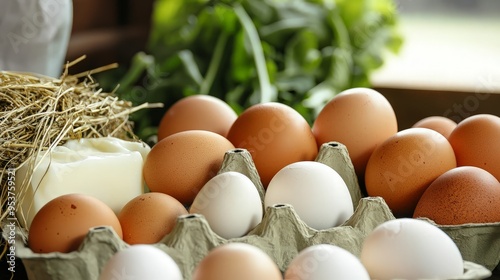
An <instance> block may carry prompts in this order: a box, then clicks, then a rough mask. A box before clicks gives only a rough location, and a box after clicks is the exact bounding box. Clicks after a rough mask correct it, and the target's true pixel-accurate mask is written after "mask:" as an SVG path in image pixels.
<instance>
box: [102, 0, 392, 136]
mask: <svg viewBox="0 0 500 280" xmlns="http://www.w3.org/2000/svg"><path fill="white" fill-rule="evenodd" d="M397 22H398V21H397V11H396V7H395V5H394V3H393V1H391V0H349V1H348V0H288V1H286V0H219V1H216V0H215V1H208V0H157V2H156V3H155V6H154V12H153V15H152V26H151V35H150V40H149V42H148V48H147V50H145V51H144V52H141V53H138V54H137V55H136V56H135V57H134V58H133V59H132V62H131V65H130V68H129V69H128V70H126V73H125V74H123V75H121V77H118V78H117V77H116V76H115V77H114V78H113V77H112V76H107V77H106V76H102V79H103V80H104V82H103V83H104V84H108V85H112V84H113V83H114V84H117V83H118V84H120V87H119V88H118V90H117V93H118V94H119V95H121V96H122V97H123V98H125V99H127V100H130V101H132V102H133V103H137V104H139V103H142V102H145V101H154V102H163V103H164V104H165V108H164V110H166V109H168V107H169V106H170V105H171V104H173V103H174V102H175V101H177V100H179V99H180V98H182V97H184V96H187V95H192V94H209V95H213V96H216V97H219V98H221V99H223V100H225V101H226V102H227V103H228V104H229V105H230V106H232V107H233V108H234V109H235V110H236V112H238V113H240V112H241V111H242V110H244V109H245V108H247V107H249V106H251V105H253V104H256V103H259V102H268V101H278V102H282V103H285V104H288V105H290V106H292V107H293V108H295V109H296V110H297V111H298V112H299V113H301V114H302V115H303V116H304V117H305V118H306V120H308V121H309V122H310V123H312V121H313V120H314V118H315V116H316V114H317V113H318V112H319V110H321V108H322V107H323V106H324V104H325V103H326V102H328V101H329V100H330V99H331V98H332V97H333V96H335V95H336V94H337V93H339V92H340V91H342V90H344V89H347V88H351V87H357V86H369V85H370V82H369V81H370V79H369V78H370V75H371V73H372V72H373V71H374V70H375V69H377V68H379V67H380V66H381V65H382V63H383V55H384V53H385V52H387V51H393V52H396V51H397V50H398V49H399V46H400V45H401V42H402V40H401V37H400V35H399V33H398V30H397V27H398V25H397ZM98 78H99V77H98ZM163 112H164V111H161V110H160V111H159V110H150V111H141V114H137V115H134V116H133V117H134V121H135V122H136V130H137V133H138V135H139V136H140V137H143V138H147V137H149V136H151V135H154V134H155V133H156V130H155V129H156V127H157V125H158V123H159V121H160V119H161V116H162V114H163ZM138 113H139V112H138Z"/></svg>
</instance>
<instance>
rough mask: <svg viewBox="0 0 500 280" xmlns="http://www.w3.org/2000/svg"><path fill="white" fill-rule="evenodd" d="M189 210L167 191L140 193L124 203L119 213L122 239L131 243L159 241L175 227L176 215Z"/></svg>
mask: <svg viewBox="0 0 500 280" xmlns="http://www.w3.org/2000/svg"><path fill="white" fill-rule="evenodd" d="M187 213H188V211H187V209H186V208H185V207H184V205H182V204H181V203H180V202H179V201H178V200H176V199H175V198H173V197H171V196H169V195H167V194H164V193H159V192H149V193H145V194H142V195H139V196H137V197H135V198H134V199H132V200H130V201H129V202H128V203H127V204H125V206H124V207H123V208H122V210H121V211H120V213H119V214H118V220H119V221H120V224H121V226H122V231H123V241H125V242H127V243H128V244H153V243H157V242H159V241H160V240H161V239H162V238H163V237H164V236H165V235H167V234H168V233H170V231H172V229H173V228H174V226H175V224H176V222H177V217H178V216H180V215H184V214H187Z"/></svg>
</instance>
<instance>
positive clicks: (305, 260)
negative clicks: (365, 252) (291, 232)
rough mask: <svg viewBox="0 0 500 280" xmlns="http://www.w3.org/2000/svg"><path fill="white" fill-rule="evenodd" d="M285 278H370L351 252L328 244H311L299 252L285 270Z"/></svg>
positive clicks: (320, 279)
mask: <svg viewBox="0 0 500 280" xmlns="http://www.w3.org/2000/svg"><path fill="white" fill-rule="evenodd" d="M285 279H286V280H331V279H357V280H370V276H369V275H368V272H367V271H366V269H365V267H364V266H363V264H362V263H361V261H360V260H359V259H358V258H357V257H356V256H354V255H353V254H352V253H351V252H349V251H347V250H345V249H343V248H341V247H338V246H335V245H330V244H319V245H312V246H310V247H307V248H306V249H304V250H302V251H300V252H299V254H298V255H297V256H295V257H294V258H293V260H292V261H291V262H290V264H289V265H288V267H287V269H286V271H285Z"/></svg>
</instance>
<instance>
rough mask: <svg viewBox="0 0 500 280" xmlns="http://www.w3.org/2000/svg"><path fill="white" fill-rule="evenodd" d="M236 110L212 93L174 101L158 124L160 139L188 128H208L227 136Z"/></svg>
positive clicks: (235, 115)
mask: <svg viewBox="0 0 500 280" xmlns="http://www.w3.org/2000/svg"><path fill="white" fill-rule="evenodd" d="M237 116H238V115H237V114H236V112H235V111H234V110H233V109H232V108H231V107H230V106H229V105H228V104H227V103H226V102H224V101H222V100H221V99H219V98H217V97H214V96H211V95H191V96H188V97H184V98H182V99H180V100H179V101H177V102H176V103H174V104H173V105H172V106H171V107H170V108H168V110H167V111H166V112H165V114H164V115H163V117H162V119H161V121H160V124H159V126H158V140H161V139H163V138H165V137H167V136H169V135H172V134H175V133H177V132H181V131H186V130H207V131H211V132H215V133H217V134H220V135H222V136H224V137H226V135H227V133H228V131H229V128H230V127H231V125H232V124H233V122H234V121H235V120H236V118H237Z"/></svg>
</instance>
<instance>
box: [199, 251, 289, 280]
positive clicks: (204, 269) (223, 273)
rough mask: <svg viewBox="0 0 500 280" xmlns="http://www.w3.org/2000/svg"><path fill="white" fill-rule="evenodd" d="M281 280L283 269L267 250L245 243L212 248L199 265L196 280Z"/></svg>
mask: <svg viewBox="0 0 500 280" xmlns="http://www.w3.org/2000/svg"><path fill="white" fill-rule="evenodd" d="M235 279H238V280H257V279H259V280H261V279H262V280H264V279H265V280H282V279H283V277H282V276H281V272H280V270H279V268H278V266H277V265H276V263H274V261H273V260H272V259H271V258H270V257H269V255H267V254H266V253H265V252H264V251H262V250H261V249H259V248H258V247H255V246H253V245H250V244H246V243H227V244H224V245H220V246H218V247H216V248H215V249H212V250H211V251H210V252H209V253H208V255H206V256H205V257H204V258H203V259H202V260H201V262H200V263H199V264H198V265H197V266H196V268H195V271H194V273H193V280H235Z"/></svg>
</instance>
